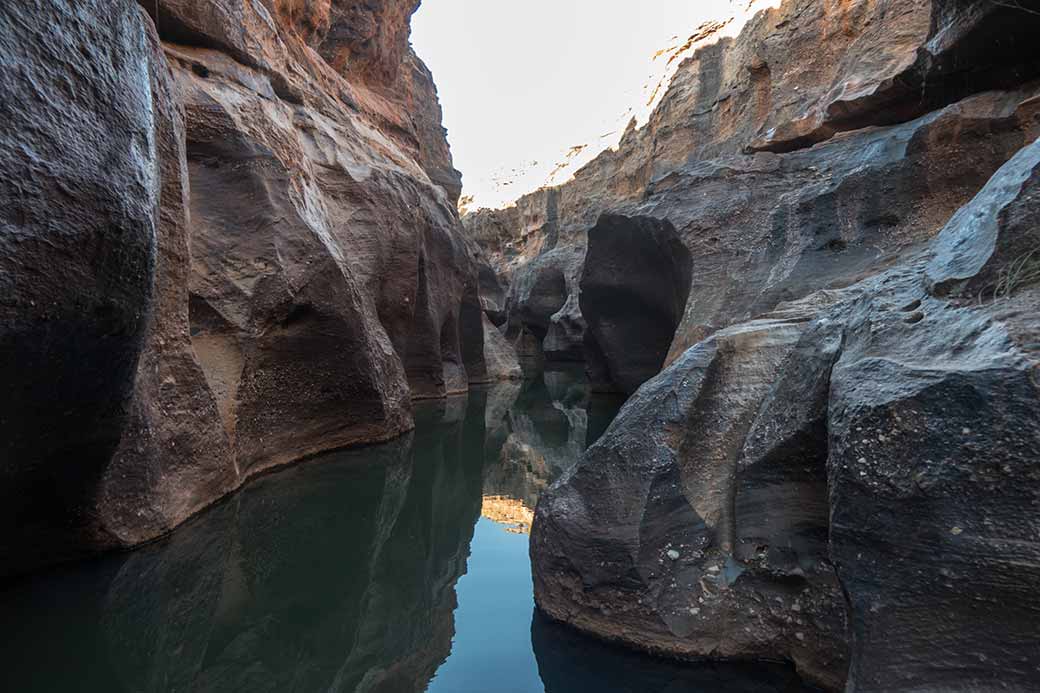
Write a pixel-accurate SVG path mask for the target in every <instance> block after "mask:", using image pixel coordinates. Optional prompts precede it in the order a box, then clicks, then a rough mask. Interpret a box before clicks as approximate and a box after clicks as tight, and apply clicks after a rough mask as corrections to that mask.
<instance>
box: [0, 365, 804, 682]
mask: <svg viewBox="0 0 1040 693" xmlns="http://www.w3.org/2000/svg"><path fill="white" fill-rule="evenodd" d="M619 406H620V402H618V401H617V400H607V399H601V398H598V397H590V396H589V395H588V393H587V389H586V388H585V387H584V385H583V383H582V381H581V379H580V377H577V376H575V375H574V374H572V373H547V374H546V377H545V378H544V379H543V380H541V381H537V382H530V383H524V384H519V383H516V384H504V385H499V386H495V387H491V388H486V389H480V390H475V391H474V392H472V393H471V394H470V396H469V397H468V398H462V399H453V400H449V401H447V402H442V403H431V404H424V405H422V406H420V407H418V408H417V412H416V422H417V428H416V431H415V432H414V433H413V434H410V435H408V436H405V437H403V438H401V439H399V440H397V441H394V442H393V443H390V444H387V445H381V446H376V447H370V448H363V449H356V450H349V451H343V452H337V453H333V454H329V455H325V456H323V457H321V458H320V459H317V460H314V461H312V462H309V463H307V464H303V465H300V466H297V467H294V468H290V469H287V470H285V471H282V472H279V473H277V474H274V475H271V476H267V477H264V478H262V479H259V480H257V481H256V482H255V483H253V484H251V485H250V486H249V487H248V488H247V489H245V490H244V491H243V492H241V493H239V494H237V495H236V496H234V497H232V498H230V499H229V500H227V501H226V502H224V503H221V504H219V505H217V506H216V507H214V508H212V509H210V510H209V511H207V512H205V513H204V514H202V515H201V516H199V517H198V518H196V519H195V520H193V521H192V522H190V523H188V524H187V525H185V526H184V527H182V528H180V529H179V530H177V531H176V532H174V533H173V534H172V535H171V536H170V537H169V538H168V539H167V540H165V541H163V542H161V543H158V544H155V545H152V546H149V547H146V548H143V549H141V550H138V551H136V552H133V553H130V554H125V555H118V556H109V557H106V558H103V559H100V560H97V561H92V562H87V563H83V564H79V565H76V566H71V567H68V568H65V569H62V570H59V571H55V572H52V573H48V574H44V575H40V576H36V577H34V578H32V579H27V580H22V581H20V582H17V583H13V584H9V585H6V586H5V587H4V588H3V590H2V591H0V620H2V622H3V623H4V624H5V625H6V630H7V634H6V636H5V638H4V640H3V641H2V642H0V671H2V672H3V674H2V675H0V679H2V680H3V684H4V685H3V686H2V688H3V690H9V691H69V690H75V691H98V692H100V691H106V692H109V691H111V692H119V691H148V692H153V691H154V692H158V691H364V692H374V693H420V692H421V691H424V690H427V689H429V690H430V691H432V692H433V693H438V692H440V693H467V692H468V691H474V692H476V691H490V690H494V691H496V692H498V693H508V692H509V691H511V690H515V691H517V692H518V693H526V692H527V691H531V692H533V693H540V692H541V691H543V690H544V691H547V692H548V693H578V692H583V691H606V692H608V693H609V692H613V691H617V692H619V693H620V692H621V691H650V692H653V691H661V692H664V691H687V690H691V691H692V690H733V691H755V692H757V691H787V690H794V689H792V688H790V685H791V683H790V674H789V673H788V672H786V670H784V671H780V672H774V671H773V670H771V669H768V668H761V667H759V668H756V670H755V671H754V672H751V673H750V674H749V673H746V672H740V673H739V674H733V673H732V672H730V671H728V670H727V671H723V670H721V669H719V668H718V667H701V666H698V667H689V666H686V667H683V666H678V665H673V664H668V663H663V662H656V661H653V660H647V659H646V658H643V657H640V656H637V655H633V654H630V653H626V652H618V651H614V650H611V649H606V650H605V649H603V648H604V646H602V645H600V644H599V643H596V642H593V641H591V640H588V639H586V638H584V637H583V636H580V635H578V634H576V633H573V632H572V631H570V630H569V629H567V628H564V627H562V626H559V625H556V624H551V623H547V622H545V621H544V620H543V619H542V618H541V617H540V616H538V615H537V614H536V616H535V619H534V623H533V624H532V621H531V614H532V612H533V594H532V589H531V578H530V565H529V562H528V558H527V532H528V531H529V529H530V519H531V516H532V511H533V508H534V504H535V502H536V501H537V499H538V495H539V494H540V493H541V492H542V490H543V489H544V488H545V487H546V486H547V485H548V484H549V483H550V482H551V480H552V479H554V478H556V477H557V476H558V475H559V474H561V473H562V472H563V471H565V470H566V469H567V468H568V467H569V466H571V465H573V464H575V463H576V462H577V459H578V456H579V455H580V453H581V451H582V450H583V449H584V448H585V447H586V446H587V445H588V444H589V443H591V442H592V441H593V440H594V439H595V438H596V437H598V436H599V435H601V434H602V433H603V431H604V430H605V429H606V427H607V425H608V424H609V422H610V420H611V419H612V418H613V416H614V415H615V414H616V412H617V410H618V408H619ZM467 568H468V571H467ZM784 676H786V677H787V678H784ZM511 686H512V687H511Z"/></svg>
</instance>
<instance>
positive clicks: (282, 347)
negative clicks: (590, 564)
mask: <svg viewBox="0 0 1040 693" xmlns="http://www.w3.org/2000/svg"><path fill="white" fill-rule="evenodd" d="M16 4H17V5H18V6H17V7H15V6H11V7H9V8H8V7H5V8H4V9H3V10H0V37H2V38H0V40H2V41H3V46H4V52H5V54H8V55H10V56H13V59H16V62H17V64H18V66H19V67H18V68H17V69H15V70H11V71H7V72H5V74H4V76H3V78H0V89H3V94H4V97H5V102H6V103H7V105H6V106H4V107H3V108H5V109H6V110H5V113H6V114H7V115H6V117H5V118H4V122H5V123H6V124H8V125H9V127H8V128H7V133H8V135H7V136H6V139H3V140H2V143H0V146H3V147H4V149H2V150H0V159H2V162H0V165H3V166H6V167H7V168H6V169H4V170H5V180H7V183H6V184H5V186H6V187H3V188H2V189H0V190H2V192H0V194H2V195H3V196H4V197H3V199H4V201H5V202H4V206H5V208H6V209H7V212H6V214H7V216H6V217H5V219H6V222H5V223H6V224H7V225H8V226H9V227H10V230H11V232H10V233H6V232H5V233H4V234H3V236H4V237H3V238H0V262H2V263H4V264H3V265H0V269H2V270H3V271H2V272H0V274H3V275H4V276H3V278H0V282H5V284H4V287H5V295H6V296H8V297H9V298H7V299H5V300H6V303H5V304H4V308H3V309H4V310H6V311H7V312H6V313H5V314H4V321H3V322H4V327H3V328H0V355H2V356H3V358H2V363H3V365H2V366H0V368H3V369H7V370H5V371H4V373H5V382H8V383H10V385H11V387H12V388H13V390H12V397H11V403H10V404H9V405H8V407H7V408H5V409H3V410H2V411H0V426H2V427H3V432H4V434H5V435H4V439H5V442H4V443H3V446H4V448H3V452H4V455H3V461H2V462H3V464H2V468H3V474H4V481H5V483H4V489H5V490H4V494H5V497H6V494H10V498H11V499H12V500H11V502H9V503H5V507H6V508H8V510H9V512H10V514H9V515H8V516H7V523H6V525H5V526H7V527H14V526H18V527H20V528H22V530H21V531H20V532H18V533H14V532H9V533H7V536H8V537H9V540H10V541H11V542H14V543H19V544H20V545H18V546H15V545H9V546H5V547H4V550H3V552H2V555H3V558H4V561H3V565H2V567H0V572H12V571H19V570H23V569H27V568H29V567H31V566H32V565H34V564H38V563H43V562H50V561H53V560H58V559H61V558H64V557H68V556H71V555H74V554H76V553H78V552H82V551H90V550H97V549H101V548H108V547H111V546H128V545H133V544H136V543H139V542H142V541H145V540H148V539H151V538H154V537H156V536H158V535H160V534H162V533H164V532H166V531H168V530H169V529H170V528H172V527H174V526H176V525H177V524H179V523H180V522H182V521H184V520H185V519H186V518H187V517H189V516H191V515H192V514H194V513H195V512H197V511H198V510H200V509H201V508H203V507H205V506H206V505H208V504H210V503H212V502H213V500H215V499H216V498H218V497H220V496H222V495H224V494H226V493H228V492H230V491H232V490H234V489H236V488H238V487H239V486H240V485H241V484H242V483H244V481H245V480H246V479H248V478H249V477H251V476H253V475H255V474H257V473H259V472H261V471H263V470H266V469H270V468H272V467H275V466H278V465H281V464H285V463H287V462H291V461H293V460H296V459H300V458H302V457H305V456H308V455H311V454H314V453H318V452H320V451H323V450H328V449H333V448H338V447H342V446H345V445H351V444H355V443H369V442H376V441H383V440H387V439H390V438H393V437H394V436H397V435H400V434H401V433H403V432H404V431H407V430H409V429H410V428H411V427H412V425H413V423H412V416H411V399H412V398H413V397H416V398H431V397H432V398H436V397H442V396H444V395H446V394H448V393H456V392H462V391H465V390H466V389H467V387H468V383H469V381H470V380H474V381H486V380H487V379H488V378H489V375H488V372H487V366H486V356H485V349H484V342H483V337H484V328H483V318H482V315H481V313H482V310H483V306H482V303H481V293H480V286H479V280H478V262H477V260H476V259H475V258H476V257H477V256H478V255H479V253H478V251H477V249H476V248H475V247H474V245H473V244H472V242H471V241H469V240H467V239H465V238H464V236H463V234H462V233H461V226H460V224H459V220H458V215H457V212H456V211H455V208H454V204H455V201H456V200H457V198H458V195H459V189H460V178H459V174H458V172H457V171H455V170H454V168H453V167H452V165H451V156H450V152H449V150H448V147H447V142H446V140H445V138H444V130H443V128H442V127H441V124H440V106H439V105H438V103H437V100H436V90H435V88H434V86H433V83H432V79H431V76H430V73H429V71H428V70H427V69H426V68H425V66H424V65H422V63H421V61H419V60H418V58H417V57H415V55H414V54H413V53H412V52H411V49H410V48H409V46H408V31H409V30H408V20H409V16H410V15H411V13H412V12H413V11H414V10H415V8H416V6H417V3H416V2H415V1H414V0H386V1H385V2H379V3H357V2H354V3H351V2H335V3H328V2H311V1H307V0H265V1H264V2H248V3H242V2H233V1H231V0H212V1H209V2H204V3H199V2H187V1H185V0H160V1H159V2H151V1H148V2H141V3H140V5H141V7H143V8H144V11H146V12H147V13H148V14H149V15H150V16H151V20H149V17H148V16H146V15H145V14H144V12H142V10H141V9H140V7H138V6H137V4H135V3H133V2H130V0H116V1H115V2H112V3H104V4H103V5H104V6H102V4H98V3H88V4H87V5H83V6H81V7H80V6H77V8H76V10H75V11H73V10H70V8H69V6H68V4H67V3H64V2H61V1H60V0H34V2H31V3H28V4H25V3H16ZM153 24H154V26H153ZM156 30H157V33H158V39H157V38H156V36H155V32H156ZM23 34H25V36H23ZM159 39H161V44H160V42H159ZM142 65H143V66H146V68H147V69H139V66H142ZM135 66H136V67H135ZM131 67H133V69H131ZM171 75H172V76H171ZM81 95H82V96H83V98H80V96H81ZM33 104H44V106H40V107H37V106H36V105H33ZM5 229H6V227H5ZM55 267H61V268H63V271H62V272H57V271H55V269H54V268H55ZM505 370H506V371H508V368H506V369H505ZM506 375H508V373H506ZM52 530H53V531H52ZM15 537H17V541H16V540H15Z"/></svg>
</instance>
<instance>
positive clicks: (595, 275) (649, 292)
mask: <svg viewBox="0 0 1040 693" xmlns="http://www.w3.org/2000/svg"><path fill="white" fill-rule="evenodd" d="M690 269H691V260H690V253H689V251H687V250H686V246H684V245H683V243H682V241H681V240H680V239H679V237H678V235H677V234H676V233H675V228H674V227H673V226H672V225H671V224H670V223H668V222H667V221H665V222H661V221H658V220H657V219H654V218H650V217H631V218H630V217H623V216H619V215H610V214H605V215H603V216H602V217H600V218H599V221H598V222H596V225H595V226H594V227H592V228H591V229H589V243H588V249H587V250H586V253H585V268H584V271H583V272H582V276H581V300H580V304H581V316H584V319H585V322H586V323H587V324H588V328H587V331H586V333H585V344H584V347H585V352H586V355H587V358H588V361H589V375H590V377H591V379H592V382H593V383H594V385H595V386H597V387H598V388H601V389H606V390H611V389H618V390H620V391H621V392H624V393H627V394H630V393H632V392H635V391H636V389H637V388H638V387H639V386H640V385H642V384H643V383H644V382H646V381H647V380H649V379H650V378H652V377H653V376H655V375H657V373H658V372H659V371H660V370H661V366H663V365H664V361H665V357H666V356H667V355H668V348H669V347H670V346H671V343H672V339H673V338H674V337H675V329H676V328H677V327H678V326H679V321H680V319H681V318H682V316H683V309H684V307H685V306H686V299H687V295H688V294H689V290H690V280H691V277H690Z"/></svg>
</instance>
